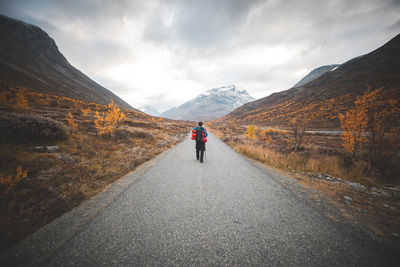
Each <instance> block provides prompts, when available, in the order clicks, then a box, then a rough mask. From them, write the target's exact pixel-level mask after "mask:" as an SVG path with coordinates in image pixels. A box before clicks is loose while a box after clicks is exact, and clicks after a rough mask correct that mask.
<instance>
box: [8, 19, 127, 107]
mask: <svg viewBox="0 0 400 267" xmlns="http://www.w3.org/2000/svg"><path fill="white" fill-rule="evenodd" d="M0 36H1V38H0V84H2V85H3V86H1V87H0V88H3V89H4V88H6V87H8V86H12V87H13V86H21V87H25V88H28V89H29V90H32V91H36V92H43V93H51V94H56V95H58V96H65V97H70V98H73V99H79V100H83V101H86V102H95V103H98V104H107V103H109V102H111V100H113V101H114V102H115V103H116V104H117V105H119V106H121V107H125V108H131V106H130V105H129V104H128V103H126V102H125V101H123V100H122V99H121V98H119V97H118V96H116V95H115V94H113V93H112V92H110V91H109V90H107V89H106V88H104V87H102V86H101V85H99V84H97V83H96V82H94V81H93V80H91V79H90V78H89V77H88V76H86V75H85V74H83V73H82V72H80V71H79V70H78V69H76V68H75V67H73V66H72V65H71V64H70V63H69V62H68V61H67V59H66V58H65V57H64V56H63V55H62V54H61V53H60V51H59V50H58V47H57V45H56V43H55V42H54V40H53V39H52V38H51V37H50V36H49V35H48V34H47V33H46V32H44V31H43V30H42V29H40V28H39V27H37V26H34V25H31V24H27V23H25V22H22V21H19V20H15V19H12V18H9V17H6V16H3V15H0ZM0 90H1V89H0Z"/></svg>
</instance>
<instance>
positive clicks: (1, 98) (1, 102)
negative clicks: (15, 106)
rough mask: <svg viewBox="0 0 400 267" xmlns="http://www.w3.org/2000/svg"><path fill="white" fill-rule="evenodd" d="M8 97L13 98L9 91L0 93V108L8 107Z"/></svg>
mask: <svg viewBox="0 0 400 267" xmlns="http://www.w3.org/2000/svg"><path fill="white" fill-rule="evenodd" d="M8 96H11V94H10V92H9V91H3V92H1V93H0V106H7V97H8Z"/></svg>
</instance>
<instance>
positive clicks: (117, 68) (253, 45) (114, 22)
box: [0, 0, 400, 111]
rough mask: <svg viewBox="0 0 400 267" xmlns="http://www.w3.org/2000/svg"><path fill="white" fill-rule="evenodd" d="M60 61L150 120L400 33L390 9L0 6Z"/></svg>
mask: <svg viewBox="0 0 400 267" xmlns="http://www.w3.org/2000/svg"><path fill="white" fill-rule="evenodd" d="M0 13H2V14H5V15H8V16H11V17H14V18H17V19H21V20H24V21H26V22H29V23H32V24H35V25H37V26H39V27H41V28H42V29H43V30H45V31H46V32H47V33H48V34H49V35H50V36H51V37H52V38H54V39H55V41H56V43H57V45H58V47H59V49H60V51H61V53H63V54H64V56H65V57H66V58H67V59H68V60H69V62H70V63H71V64H72V65H74V66H75V67H77V68H78V69H80V70H81V71H83V72H84V73H85V74H87V75H88V76H89V77H91V78H92V79H94V80H95V81H96V82H98V83H100V84H101V85H103V86H104V87H106V88H108V89H110V90H111V91H113V92H114V93H116V94H117V95H118V96H120V97H121V98H123V99H124V100H125V101H127V102H128V103H129V104H131V105H132V106H134V107H140V106H142V105H147V104H149V105H152V106H153V107H155V108H156V109H158V110H159V111H164V110H166V109H168V108H170V107H172V106H177V105H180V104H182V103H184V102H186V101H188V100H190V99H191V98H194V97H196V96H197V95H198V94H200V93H201V92H204V91H206V90H208V89H211V88H215V87H219V86H223V85H228V84H236V85H239V86H241V87H244V88H245V89H247V90H248V91H249V93H250V94H251V95H253V96H254V97H255V98H261V97H264V96H267V95H269V94H271V93H273V92H277V91H281V90H286V89H289V88H290V87H291V86H292V85H293V84H295V83H296V82H297V81H298V80H300V79H301V78H302V77H303V76H304V75H306V74H307V73H308V72H310V71H311V70H312V69H314V68H316V67H319V66H321V65H327V64H334V63H343V62H345V61H347V60H349V59H351V58H353V57H356V56H359V55H361V54H365V53H368V52H370V51H372V50H374V49H376V48H378V47H379V46H381V45H383V44H384V43H385V42H387V41H388V40H390V39H391V38H393V37H394V36H396V35H397V34H399V33H400V1H399V0H362V1H359V0H353V1H352V0H347V1H346V0H315V1H311V0H310V1H301V0H293V1H290V0H289V1H282V0H269V1H267V0H265V1H261V0H247V1H246V0H195V1H190V0H186V1H185V0H181V1H179V0H176V1H174V0H138V1H136V0H135V1H134V0H93V1H84V0H65V1H64V0H9V1H7V0H0Z"/></svg>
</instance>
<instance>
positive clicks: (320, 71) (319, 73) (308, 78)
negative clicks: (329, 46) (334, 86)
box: [293, 64, 340, 87]
mask: <svg viewBox="0 0 400 267" xmlns="http://www.w3.org/2000/svg"><path fill="white" fill-rule="evenodd" d="M339 66H340V65H339V64H332V65H325V66H321V67H318V68H316V69H313V70H312V71H311V72H310V73H309V74H307V75H306V76H304V77H303V78H302V79H301V80H300V81H298V82H297V83H296V84H295V85H294V86H293V87H299V86H302V85H304V84H306V83H309V82H311V81H313V80H315V79H318V78H319V77H321V76H322V74H325V73H327V72H328V71H332V70H335V69H336V68H338V67H339Z"/></svg>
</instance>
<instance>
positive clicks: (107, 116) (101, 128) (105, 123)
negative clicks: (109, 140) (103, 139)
mask: <svg viewBox="0 0 400 267" xmlns="http://www.w3.org/2000/svg"><path fill="white" fill-rule="evenodd" d="M125 118H126V116H125V114H124V113H122V111H121V110H120V109H119V108H118V107H117V105H116V104H114V102H111V103H110V104H108V106H107V111H106V112H103V113H102V114H101V115H100V114H99V112H98V111H96V118H95V120H94V125H95V127H96V129H97V132H98V135H111V134H112V133H113V132H114V131H115V128H116V127H117V124H118V122H120V121H122V120H124V119H125Z"/></svg>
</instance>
